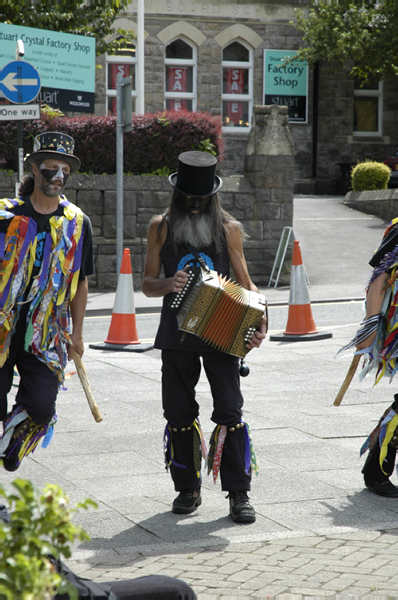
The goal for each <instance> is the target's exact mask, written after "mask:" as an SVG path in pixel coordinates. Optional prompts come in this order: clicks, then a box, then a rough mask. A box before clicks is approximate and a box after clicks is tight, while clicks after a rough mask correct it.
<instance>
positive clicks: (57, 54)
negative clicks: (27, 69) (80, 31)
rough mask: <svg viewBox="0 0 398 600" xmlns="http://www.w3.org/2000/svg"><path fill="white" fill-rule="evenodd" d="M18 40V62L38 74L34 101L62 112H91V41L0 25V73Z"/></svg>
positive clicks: (93, 57) (29, 28)
mask: <svg viewBox="0 0 398 600" xmlns="http://www.w3.org/2000/svg"><path fill="white" fill-rule="evenodd" d="M18 40H22V42H23V44H24V50H25V54H24V56H23V58H22V57H21V58H22V60H24V61H26V62H29V63H30V64H31V65H33V66H34V67H35V68H36V69H37V71H38V72H39V74H40V79H41V86H42V87H41V91H40V97H39V98H38V99H37V100H38V101H41V102H44V103H46V104H49V105H50V106H56V107H59V108H61V110H64V111H73V112H94V98H95V38H93V37H86V36H82V35H72V34H70V33H61V32H59V31H48V30H44V29H34V28H32V27H24V26H22V25H8V24H6V23H0V69H3V68H4V66H5V65H6V64H8V63H9V62H11V61H14V60H15V48H16V44H17V41H18Z"/></svg>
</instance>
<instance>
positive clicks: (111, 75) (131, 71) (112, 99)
mask: <svg viewBox="0 0 398 600" xmlns="http://www.w3.org/2000/svg"><path fill="white" fill-rule="evenodd" d="M119 39H120V38H119ZM136 63H137V58H136V49H135V45H134V44H133V43H132V42H127V41H126V45H125V47H124V48H122V49H121V50H119V52H118V53H117V54H116V55H114V56H110V55H108V54H107V55H106V96H107V98H106V103H107V114H108V115H113V116H115V115H116V77H117V75H118V74H119V73H121V74H122V75H123V77H130V76H131V78H132V86H131V88H132V91H131V96H132V105H133V113H135V99H136V96H137V86H136V81H135V78H136V68H135V65H136Z"/></svg>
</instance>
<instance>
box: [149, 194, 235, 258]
mask: <svg viewBox="0 0 398 600" xmlns="http://www.w3.org/2000/svg"><path fill="white" fill-rule="evenodd" d="M209 198H210V202H209V205H208V208H207V209H206V210H207V212H208V214H210V217H211V231H212V237H213V242H214V246H215V250H216V252H217V253H218V252H222V250H223V247H224V246H225V241H224V240H225V235H224V234H225V226H226V225H227V224H228V223H233V224H234V225H236V226H237V227H238V229H239V231H240V233H241V236H242V239H245V238H246V237H247V235H246V233H245V230H244V228H243V225H242V223H240V222H239V221H238V220H237V219H235V217H233V216H232V215H230V214H229V213H228V212H227V211H226V210H224V209H223V208H222V206H221V202H220V194H218V193H217V194H213V195H212V196H209ZM183 202H184V194H182V193H181V192H179V191H177V190H174V191H173V194H172V197H171V201H170V204H169V206H168V207H167V210H166V212H165V213H164V214H163V218H162V220H161V221H160V223H159V226H158V236H160V231H161V229H162V226H163V224H164V222H165V221H167V222H168V223H169V225H170V237H171V241H172V243H173V245H174V248H176V246H177V245H176V243H175V240H174V237H173V229H174V223H175V222H176V220H177V219H178V218H179V217H180V215H181V209H180V208H179V207H180V206H181V205H182V203H183Z"/></svg>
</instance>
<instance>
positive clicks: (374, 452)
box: [362, 444, 397, 482]
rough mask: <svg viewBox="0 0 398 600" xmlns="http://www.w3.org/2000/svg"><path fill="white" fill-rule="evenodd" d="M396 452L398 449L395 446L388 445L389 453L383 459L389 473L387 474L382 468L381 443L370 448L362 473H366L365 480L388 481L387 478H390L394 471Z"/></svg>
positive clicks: (385, 469)
mask: <svg viewBox="0 0 398 600" xmlns="http://www.w3.org/2000/svg"><path fill="white" fill-rule="evenodd" d="M396 453H397V450H396V449H395V448H392V447H391V446H388V448H387V455H386V457H385V459H384V461H383V469H384V471H385V472H386V473H387V475H385V474H384V473H383V471H382V470H381V468H380V462H379V461H380V446H379V444H377V445H376V446H374V447H373V448H372V449H371V450H369V453H368V456H367V458H366V462H365V464H364V466H363V469H362V474H363V475H364V478H365V480H369V481H378V482H382V481H386V479H388V478H389V477H390V476H391V475H392V473H393V471H394V465H395V456H396Z"/></svg>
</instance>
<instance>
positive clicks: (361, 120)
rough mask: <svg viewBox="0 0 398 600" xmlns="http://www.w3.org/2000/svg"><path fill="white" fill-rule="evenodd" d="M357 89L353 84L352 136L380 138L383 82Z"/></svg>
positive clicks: (357, 83)
mask: <svg viewBox="0 0 398 600" xmlns="http://www.w3.org/2000/svg"><path fill="white" fill-rule="evenodd" d="M366 85H367V87H366V88H361V87H359V81H357V80H355V83H354V135H355V136H361V135H362V136H381V135H382V118H383V82H382V81H376V82H374V83H369V84H366Z"/></svg>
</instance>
